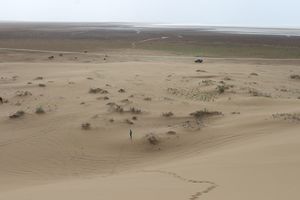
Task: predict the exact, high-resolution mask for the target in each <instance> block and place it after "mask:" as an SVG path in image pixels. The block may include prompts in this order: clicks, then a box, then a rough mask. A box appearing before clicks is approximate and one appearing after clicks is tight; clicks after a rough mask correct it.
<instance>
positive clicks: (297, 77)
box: [290, 74, 300, 80]
mask: <svg viewBox="0 0 300 200" xmlns="http://www.w3.org/2000/svg"><path fill="white" fill-rule="evenodd" d="M290 78H291V79H294V80H300V75H298V74H292V75H291V76H290Z"/></svg>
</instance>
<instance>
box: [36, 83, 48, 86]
mask: <svg viewBox="0 0 300 200" xmlns="http://www.w3.org/2000/svg"><path fill="white" fill-rule="evenodd" d="M38 86H39V87H46V84H44V83H39V84H38Z"/></svg>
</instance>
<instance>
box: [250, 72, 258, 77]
mask: <svg viewBox="0 0 300 200" xmlns="http://www.w3.org/2000/svg"><path fill="white" fill-rule="evenodd" d="M250 76H258V74H257V73H254V72H253V73H251V74H250Z"/></svg>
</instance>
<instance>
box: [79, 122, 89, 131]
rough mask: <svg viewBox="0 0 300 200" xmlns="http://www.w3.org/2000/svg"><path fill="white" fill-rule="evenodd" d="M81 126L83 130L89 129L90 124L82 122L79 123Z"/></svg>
mask: <svg viewBox="0 0 300 200" xmlns="http://www.w3.org/2000/svg"><path fill="white" fill-rule="evenodd" d="M81 128H82V129H83V130H90V129H91V124H90V123H83V124H81Z"/></svg>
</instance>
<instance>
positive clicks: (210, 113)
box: [190, 109, 222, 119]
mask: <svg viewBox="0 0 300 200" xmlns="http://www.w3.org/2000/svg"><path fill="white" fill-rule="evenodd" d="M190 115H191V116H193V117H195V118H196V119H203V118H205V117H212V116H217V115H222V112H218V111H208V110H207V109H204V110H199V111H196V112H193V113H191V114H190Z"/></svg>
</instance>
